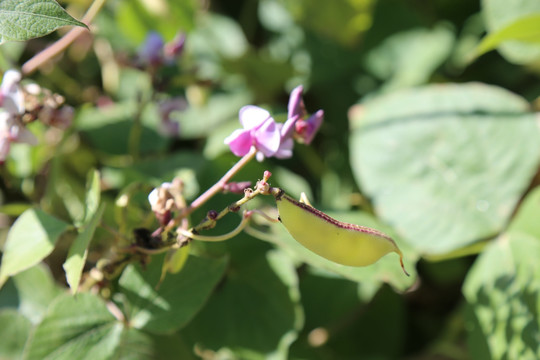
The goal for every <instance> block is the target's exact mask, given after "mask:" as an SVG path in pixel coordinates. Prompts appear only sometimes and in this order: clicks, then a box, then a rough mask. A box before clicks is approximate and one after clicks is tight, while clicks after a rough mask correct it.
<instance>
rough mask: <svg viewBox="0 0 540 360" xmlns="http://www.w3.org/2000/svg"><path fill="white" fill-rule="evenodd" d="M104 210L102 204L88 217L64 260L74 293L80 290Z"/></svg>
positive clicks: (65, 269) (68, 280) (68, 279)
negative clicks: (85, 266)
mask: <svg viewBox="0 0 540 360" xmlns="http://www.w3.org/2000/svg"><path fill="white" fill-rule="evenodd" d="M104 210H105V206H104V205H102V206H101V207H100V208H99V210H97V211H96V212H94V214H93V215H92V217H91V218H89V219H88V222H87V223H86V224H85V225H84V227H83V229H82V231H81V232H80V233H79V235H78V236H77V237H76V238H75V240H74V241H73V244H71V247H70V248H69V252H68V255H67V259H66V261H65V262H64V265H63V268H64V271H65V272H66V280H67V282H68V284H69V287H70V288H71V291H72V292H73V293H74V294H75V293H77V291H78V288H79V282H80V281H81V275H82V271H83V268H84V265H85V264H86V258H87V256H88V245H89V244H90V241H91V240H92V237H93V236H94V232H95V230H96V227H97V226H98V225H99V221H100V220H101V217H102V216H103V212H104Z"/></svg>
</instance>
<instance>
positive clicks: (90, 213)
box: [83, 170, 101, 224]
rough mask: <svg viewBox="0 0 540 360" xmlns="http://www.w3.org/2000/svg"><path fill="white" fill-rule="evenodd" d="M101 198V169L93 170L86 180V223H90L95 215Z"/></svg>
mask: <svg viewBox="0 0 540 360" xmlns="http://www.w3.org/2000/svg"><path fill="white" fill-rule="evenodd" d="M100 200H101V183H100V177H99V171H97V170H92V171H90V172H89V173H88V180H87V181H86V209H85V212H84V222H83V223H84V224H88V223H89V222H91V221H92V220H93V218H94V217H95V215H96V213H97V211H98V209H99V202H100Z"/></svg>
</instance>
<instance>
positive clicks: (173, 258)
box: [159, 244, 191, 284]
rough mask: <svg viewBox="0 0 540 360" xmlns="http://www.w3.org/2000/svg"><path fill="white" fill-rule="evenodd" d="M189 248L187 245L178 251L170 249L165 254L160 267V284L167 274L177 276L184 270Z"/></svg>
mask: <svg viewBox="0 0 540 360" xmlns="http://www.w3.org/2000/svg"><path fill="white" fill-rule="evenodd" d="M190 248H191V246H190V244H187V245H186V246H182V247H181V248H180V249H172V250H169V251H168V252H167V254H166V255H165V259H164V260H163V266H162V267H161V277H160V278H159V283H160V284H161V282H162V281H163V279H165V276H167V273H171V274H177V273H179V272H180V271H181V270H182V269H183V268H184V265H185V264H186V261H187V259H188V257H189V250H190Z"/></svg>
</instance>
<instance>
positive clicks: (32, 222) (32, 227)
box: [0, 209, 68, 286]
mask: <svg viewBox="0 0 540 360" xmlns="http://www.w3.org/2000/svg"><path fill="white" fill-rule="evenodd" d="M67 227H68V224H66V223H65V222H63V221H61V220H58V219H57V218H55V217H54V216H51V215H48V214H46V213H44V212H43V211H41V210H39V209H30V210H27V211H25V212H24V213H23V214H22V215H21V216H20V217H19V218H18V219H17V220H16V221H15V223H14V224H13V226H12V227H11V229H10V231H9V233H8V237H7V240H6V244H5V247H4V256H3V257H2V267H1V268H0V286H1V284H3V283H4V281H5V280H6V279H7V277H9V276H11V275H15V274H17V273H19V272H21V271H23V270H26V269H28V268H29V267H31V266H34V265H35V264H37V263H38V262H40V261H41V260H43V258H45V257H46V256H47V255H49V254H50V253H51V252H52V251H53V249H54V246H55V245H56V241H57V240H58V238H59V237H60V235H62V233H63V232H64V231H65V230H66V229H67Z"/></svg>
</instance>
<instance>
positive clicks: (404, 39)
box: [366, 26, 454, 91]
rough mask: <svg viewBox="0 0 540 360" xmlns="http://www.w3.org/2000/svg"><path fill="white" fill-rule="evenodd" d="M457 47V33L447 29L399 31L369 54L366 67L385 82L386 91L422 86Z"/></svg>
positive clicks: (384, 89) (384, 88) (440, 27)
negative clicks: (455, 37) (455, 40)
mask: <svg viewBox="0 0 540 360" xmlns="http://www.w3.org/2000/svg"><path fill="white" fill-rule="evenodd" d="M453 45H454V34H453V33H452V31H451V30H450V29H448V28H447V27H445V26H437V27H435V28H434V29H432V30H431V29H413V30H408V31H404V32H399V33H397V34H395V35H392V36H389V37H388V38H386V39H385V40H384V41H383V42H382V43H381V45H379V46H378V47H376V48H375V49H373V50H371V51H370V52H369V53H368V54H367V56H366V66H367V68H368V69H369V70H370V71H371V72H372V73H373V74H374V75H376V76H377V77H378V78H380V79H382V80H385V83H384V85H383V91H391V90H396V89H400V88H405V87H411V86H415V85H421V84H424V83H426V82H427V81H428V80H429V78H430V77H431V75H432V74H433V72H434V71H435V70H436V69H437V68H438V67H439V66H440V65H441V64H442V63H443V62H444V61H445V60H446V59H447V58H448V56H449V55H450V52H451V50H452V46H453Z"/></svg>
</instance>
